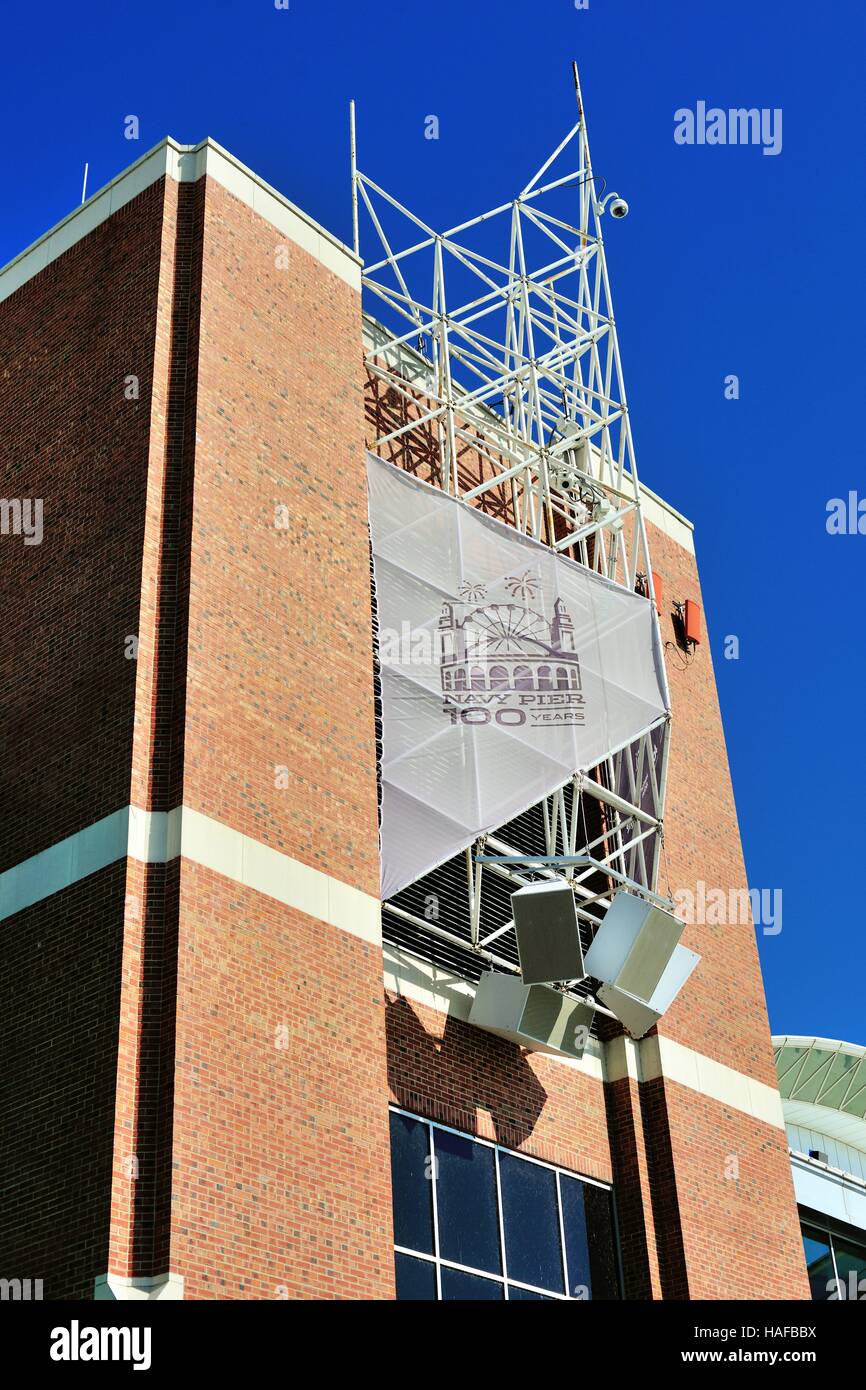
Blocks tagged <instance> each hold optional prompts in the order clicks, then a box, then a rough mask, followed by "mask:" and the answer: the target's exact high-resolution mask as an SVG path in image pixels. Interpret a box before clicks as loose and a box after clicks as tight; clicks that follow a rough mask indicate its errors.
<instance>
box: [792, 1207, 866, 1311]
mask: <svg viewBox="0 0 866 1390" xmlns="http://www.w3.org/2000/svg"><path fill="white" fill-rule="evenodd" d="M802 1234H803V1253H804V1255H805V1257H806V1271H807V1273H808V1275H809V1287H810V1288H811V1290H812V1298H813V1299H814V1300H815V1301H816V1302H820V1303H825V1302H836V1301H842V1300H846V1301H847V1300H849V1299H852V1298H853V1299H857V1300H858V1301H859V1300H861V1299H863V1298H864V1297H866V1240H864V1241H863V1242H861V1241H859V1240H855V1239H853V1238H852V1237H849V1236H844V1235H839V1234H837V1233H836V1232H835V1231H833V1232H831V1231H827V1230H824V1229H823V1228H822V1227H820V1226H803V1228H802Z"/></svg>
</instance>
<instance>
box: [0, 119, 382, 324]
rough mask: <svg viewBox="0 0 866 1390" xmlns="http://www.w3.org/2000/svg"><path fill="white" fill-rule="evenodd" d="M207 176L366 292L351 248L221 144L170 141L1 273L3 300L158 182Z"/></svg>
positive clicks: (163, 143)
mask: <svg viewBox="0 0 866 1390" xmlns="http://www.w3.org/2000/svg"><path fill="white" fill-rule="evenodd" d="M205 175H207V176H208V177H209V178H212V179H214V180H215V181H216V182H217V183H219V184H222V186H223V188H225V189H227V190H228V192H229V193H231V194H233V195H234V197H235V198H238V199H239V200H240V201H241V202H242V203H245V204H246V205H247V207H249V208H252V210H253V212H255V213H258V215H259V217H263V218H264V219H265V221H266V222H270V224H271V226H272V227H274V228H275V229H276V230H277V231H278V232H279V233H280V234H281V235H282V236H284V237H286V238H288V240H289V241H292V242H294V243H295V244H296V245H297V246H300V247H301V248H302V249H303V250H304V251H307V252H309V254H310V255H311V256H314V257H315V259H316V260H317V261H320V262H321V264H322V265H324V266H325V267H326V268H327V269H328V270H331V271H333V273H334V274H335V275H339V276H340V278H341V279H342V280H345V281H346V282H347V284H349V285H351V286H352V288H353V289H355V290H357V291H358V292H359V293H360V290H361V263H360V261H359V259H358V257H357V256H356V255H355V253H354V252H353V251H350V250H349V247H348V246H344V245H343V243H342V242H341V241H338V239H337V238H336V237H335V236H332V235H331V233H330V232H329V231H327V230H326V229H325V228H324V227H320V226H319V224H318V223H317V222H315V221H313V219H312V218H311V217H308V216H307V214H306V213H305V212H302V211H301V209H300V208H298V207H295V205H294V203H291V202H289V200H288V198H285V197H283V195H282V193H280V192H278V191H277V189H275V188H272V187H271V185H270V184H268V183H265V181H264V179H260V178H259V176H258V174H254V173H253V171H252V169H248V168H247V167H246V165H245V164H241V162H240V160H238V159H235V157H234V155H233V154H229V152H228V150H224V149H223V148H222V146H221V145H218V144H217V142H216V141H215V140H201V141H199V143H198V144H197V145H179V144H178V143H177V141H176V140H172V139H171V137H170V136H169V137H167V138H166V139H165V140H162V141H160V143H159V144H158V145H156V146H154V148H153V149H152V150H149V151H148V153H147V154H145V155H142V157H141V159H139V160H136V162H135V164H131V165H130V166H129V168H128V169H125V170H124V171H123V173H121V174H118V176H117V178H115V179H112V180H111V182H110V183H107V184H106V185H105V187H104V188H101V189H100V190H99V191H98V192H97V193H94V194H93V195H92V197H90V198H88V200H87V202H86V203H83V204H82V205H81V207H78V208H75V210H74V211H73V212H71V213H69V215H68V216H67V217H64V218H63V220H62V222H58V223H57V225H56V226H55V227H52V228H51V230H50V231H48V232H46V233H45V234H44V235H43V236H41V237H40V238H39V239H38V241H34V242H33V244H32V246H28V247H27V249H26V250H24V251H22V252H21V253H20V255H18V256H16V257H15V258H14V259H13V260H11V261H9V263H8V264H7V265H6V266H4V267H3V269H2V270H0V301H2V300H3V299H6V298H7V297H8V296H9V295H10V294H12V293H13V292H14V291H15V290H17V289H20V287H21V286H22V285H24V284H26V282H27V281H28V280H30V279H31V278H32V277H33V276H34V275H37V274H38V273H39V271H40V270H44V269H45V267H46V266H47V265H50V264H51V262H52V261H54V260H56V259H57V257H58V256H62V255H63V253H64V251H68V250H69V248H70V247H71V246H74V245H75V243H76V242H78V241H81V239H82V237H85V236H87V234H88V233H89V232H92V231H93V230H94V228H96V227H98V226H100V225H101V223H103V222H106V221H107V220H108V218H109V217H111V216H112V214H113V213H115V212H117V211H118V209H119V208H122V207H124V206H125V205H126V204H127V203H129V202H131V201H132V199H133V198H137V197H138V195H139V193H143V192H144V190H145V189H146V188H149V187H150V185H151V184H153V183H156V182H157V180H158V179H161V178H163V176H165V177H166V178H170V179H174V180H175V182H176V183H195V182H196V181H197V180H198V179H200V178H203V177H204V176H205Z"/></svg>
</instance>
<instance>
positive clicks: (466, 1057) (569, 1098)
mask: <svg viewBox="0 0 866 1390" xmlns="http://www.w3.org/2000/svg"><path fill="white" fill-rule="evenodd" d="M385 1001H386V1011H387V1027H388V1085H389V1093H390V1096H391V1099H392V1100H393V1101H394V1102H395V1103H396V1104H397V1105H400V1106H402V1107H403V1109H405V1110H411V1111H413V1112H414V1113H415V1114H418V1115H424V1116H426V1117H427V1118H428V1119H431V1120H439V1121H440V1122H441V1123H442V1124H447V1125H451V1126H452V1127H453V1128H454V1129H461V1130H464V1131H465V1132H466V1133H469V1134H477V1135H478V1136H479V1138H482V1139H493V1140H496V1142H497V1143H499V1144H503V1145H504V1146H505V1147H506V1148H509V1149H516V1150H518V1151H520V1152H523V1153H527V1154H532V1155H533V1156H534V1157H535V1158H543V1159H546V1160H547V1161H548V1162H550V1163H556V1164H559V1165H560V1166H561V1167H563V1168H569V1169H571V1170H572V1171H573V1172H575V1173H582V1174H584V1175H585V1176H586V1177H590V1178H598V1179H600V1180H601V1181H602V1182H610V1180H611V1159H610V1148H609V1145H608V1137H607V1124H606V1121H605V1106H604V1095H603V1087H602V1084H601V1082H600V1081H596V1080H595V1079H594V1078H593V1077H591V1076H587V1075H586V1074H585V1073H583V1072H580V1071H578V1070H577V1069H576V1068H574V1067H570V1066H568V1065H566V1064H565V1063H563V1062H559V1061H557V1060H556V1059H555V1058H550V1057H545V1056H544V1055H543V1054H542V1053H539V1052H534V1053H532V1052H524V1051H522V1049H521V1048H519V1047H515V1045H514V1044H513V1043H509V1042H505V1041H504V1040H502V1039H500V1038H495V1037H493V1036H492V1035H491V1034H490V1033H483V1032H482V1031H481V1030H480V1029H479V1028H473V1027H471V1025H470V1024H468V1023H464V1022H462V1021H461V1020H460V1019H457V1018H453V1017H450V1016H448V1015H446V1014H443V1013H440V1012H438V1011H437V1010H436V1009H431V1008H427V1007H426V1006H425V1005H424V1004H420V1003H417V1002H416V1001H415V1000H412V999H407V998H404V997H396V996H394V995H392V994H389V993H386V995H385Z"/></svg>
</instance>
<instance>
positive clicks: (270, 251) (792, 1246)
mask: <svg viewBox="0 0 866 1390" xmlns="http://www.w3.org/2000/svg"><path fill="white" fill-rule="evenodd" d="M360 290H361V269H360V263H359V260H358V258H357V257H356V256H355V255H354V254H353V253H352V252H351V251H349V250H348V249H347V248H346V247H344V246H343V245H341V244H340V243H339V242H337V241H336V240H335V239H334V238H333V237H332V236H331V235H330V234H329V233H327V232H326V231H324V230H323V229H322V228H321V227H318V226H317V225H315V224H314V223H313V222H312V221H311V220H310V219H309V218H308V217H306V216H305V215H304V214H303V213H302V212H300V211H299V210H298V209H297V208H295V207H294V206H292V205H291V204H290V203H289V202H287V200H286V199H285V198H284V197H282V195H280V194H279V193H277V192H276V191H275V190H273V189H272V188H270V187H268V186H267V185H265V184H264V183H263V182H262V181H261V180H260V179H258V178H257V177H256V176H255V175H254V174H252V173H251V172H250V171H249V170H247V169H245V168H244V167H242V166H241V165H240V164H239V163H238V162H237V161H236V160H234V159H233V157H232V156H230V155H229V154H227V153H226V152H225V151H224V150H222V149H221V148H220V147H219V146H217V145H216V144H214V143H213V142H211V141H205V142H203V143H202V144H200V145H196V146H179V145H177V144H175V143H174V142H173V141H171V140H167V141H165V142H163V143H162V144H161V145H159V146H158V147H157V148H156V149H155V150H153V151H152V152H151V153H150V154H148V155H146V156H145V157H144V158H143V159H141V160H140V161H139V162H138V163H136V164H135V165H133V166H132V167H131V168H130V169H128V170H127V171H126V172H125V173H123V174H122V175H121V176H120V177H119V178H117V179H115V180H114V182H113V183H111V184H110V185H108V187H106V188H105V189H103V190H102V191H101V192H100V193H99V194H97V195H95V196H94V197H93V198H91V199H90V201H89V202H88V203H87V204H86V205H84V206H83V207H82V208H81V209H79V210H77V211H76V212H75V213H73V214H72V215H71V216H70V217H68V218H67V219H66V220H65V221H64V222H62V223H61V224H60V225H59V226H58V227H56V228H55V229H54V230H53V231H51V232H49V233H48V234H47V235H46V236H45V237H43V238H42V239H41V240H40V241H38V242H37V243H36V244H35V245H34V246H32V247H31V248H29V250H27V251H25V252H24V253H23V254H22V255H21V256H19V257H18V258H17V259H16V260H15V261H13V262H12V263H11V264H10V265H9V266H7V267H6V268H5V269H4V270H3V271H2V272H0V296H2V304H0V341H2V350H0V362H2V366H3V374H2V399H0V409H2V417H3V431H2V441H0V460H2V493H3V499H4V500H3V507H4V533H3V535H2V537H0V553H2V558H3V561H4V563H3V566H2V576H3V578H2V583H3V599H4V602H3V612H4V623H3V653H2V656H3V670H4V681H3V699H2V716H3V718H2V725H3V728H4V730H5V731H6V738H5V740H4V756H3V759H2V764H0V783H2V787H0V791H2V802H3V805H4V808H5V810H6V814H5V815H4V818H3V825H2V832H0V834H2V842H0V855H2V862H0V916H2V919H3V921H2V925H3V931H2V946H0V962H2V973H0V979H2V986H0V987H2V999H3V1010H4V1018H5V1027H4V1053H5V1055H4V1062H3V1075H4V1081H5V1086H4V1090H5V1104H4V1109H5V1114H4V1118H3V1126H2V1139H0V1143H2V1145H3V1149H4V1153H3V1159H4V1162H3V1168H4V1172H5V1173H6V1174H7V1175H8V1176H7V1181H6V1184H5V1190H4V1199H3V1208H4V1209H3V1213H2V1221H0V1276H2V1277H4V1278H9V1279H12V1278H20V1279H28V1278H30V1279H40V1278H41V1279H42V1280H43V1282H44V1296H45V1297H46V1298H51V1299H91V1298H94V1297H97V1298H178V1299H179V1298H185V1299H280V1298H290V1299H295V1298H360V1299H380V1298H384V1299H387V1298H393V1297H394V1293H395V1267H394V1249H393V1247H394V1232H393V1225H392V1195H391V1177H390V1171H391V1170H390V1164H389V1104H390V1105H391V1106H392V1107H397V1108H399V1110H401V1111H403V1112H405V1113H407V1114H409V1115H410V1116H416V1117H419V1119H420V1120H422V1121H427V1122H435V1123H436V1124H437V1125H440V1126H443V1127H445V1129H443V1132H449V1133H450V1132H452V1131H457V1132H459V1134H461V1135H463V1136H469V1137H470V1138H477V1139H479V1140H485V1141H489V1142H492V1143H495V1144H496V1145H498V1146H500V1148H501V1149H502V1150H503V1151H506V1150H507V1151H509V1152H510V1153H512V1154H514V1155H523V1156H526V1157H528V1158H534V1159H537V1160H539V1161H540V1162H541V1164H542V1165H551V1166H553V1167H555V1168H557V1169H559V1170H560V1172H561V1173H571V1174H576V1175H579V1176H580V1177H581V1178H586V1179H588V1180H590V1181H591V1182H593V1183H595V1184H596V1186H597V1187H602V1188H605V1187H612V1190H613V1196H614V1201H615V1208H616V1225H617V1233H618V1234H617V1248H618V1257H617V1263H618V1274H617V1277H616V1283H617V1286H618V1290H619V1293H620V1294H621V1295H622V1296H625V1297H627V1298H688V1297H691V1298H719V1297H747V1298H756V1299H772V1298H785V1297H794V1298H805V1297H807V1296H808V1285H807V1281H806V1275H805V1269H804V1264H803V1258H802V1251H801V1247H800V1241H799V1230H798V1224H797V1212H796V1206H795V1202H794V1195H793V1189H792V1184H791V1177H790V1169H789V1164H788V1158H787V1149H786V1142H785V1132H784V1127H783V1122H782V1115H781V1105H780V1103H779V1098H778V1091H777V1086H776V1079H775V1072H774V1065H773V1053H772V1048H771V1044H770V1031H769V1026H768V1022H767V1016H766V1007H765V1003H764V996H763V989H762V984H761V978H760V971H759V965H758V959H757V952H756V949H755V944H754V937H753V931H752V928H751V926H750V925H749V924H747V923H744V924H741V925H727V926H724V927H720V926H713V925H690V926H689V927H687V929H686V935H685V938H684V940H685V941H686V943H687V944H688V945H689V946H691V947H693V948H694V949H695V950H697V951H699V952H700V953H701V956H702V965H701V969H700V971H699V972H697V973H696V974H695V976H694V978H693V979H692V981H691V982H690V984H689V986H688V988H687V989H686V990H685V991H684V992H683V994H682V995H681V996H680V998H679V999H678V1000H677V1001H676V1003H675V1005H674V1006H673V1008H672V1009H671V1010H670V1012H669V1013H668V1014H667V1015H666V1016H665V1018H664V1019H663V1021H662V1023H661V1024H660V1025H659V1028H658V1030H657V1032H654V1033H653V1034H652V1035H650V1036H649V1037H647V1038H645V1039H644V1040H642V1041H640V1042H633V1041H632V1040H631V1039H630V1038H628V1037H627V1036H625V1035H624V1034H623V1033H622V1031H621V1030H619V1029H616V1028H608V1029H607V1032H606V1033H605V1032H604V1030H602V1032H603V1036H601V1037H599V1038H598V1039H594V1040H593V1041H592V1044H591V1046H590V1047H589V1048H588V1049H587V1052H586V1054H585V1055H584V1058H583V1060H582V1061H581V1062H579V1063H575V1062H572V1061H569V1060H564V1059H560V1058H556V1057H551V1056H543V1055H541V1054H539V1053H536V1052H531V1051H529V1052H527V1051H524V1050H522V1049H520V1048H518V1047H516V1046H515V1045H514V1044H512V1043H508V1042H505V1041H502V1040H500V1039H497V1038H494V1037H491V1036H490V1035H489V1034H487V1033H482V1032H480V1031H479V1030H478V1029H476V1028H473V1027H472V1026H471V1025H470V1024H469V1023H468V1022H467V1018H468V1012H469V1005H470V1002H471V998H472V994H473V990H474V979H473V977H472V972H471V971H467V972H464V973H462V974H461V971H460V970H459V969H457V968H455V966H454V963H453V961H451V960H450V958H449V959H448V960H444V959H443V957H441V956H440V955H437V954H436V952H435V951H432V950H431V951H425V950H424V949H423V948H421V949H414V950H413V949H412V942H411V941H408V939H407V938H406V937H405V936H401V935H400V932H399V931H398V930H391V931H389V930H388V929H387V914H385V918H386V931H385V936H386V938H387V939H386V942H385V946H384V956H383V927H382V921H383V914H382V911H381V905H380V902H379V840H378V820H377V775H376V769H377V760H376V723H375V707H374V692H375V682H374V666H373V642H372V635H371V600H370V582H369V564H370V556H369V536H368V526H367V499H366V490H365V477H364V467H363V462H364V448H365V443H367V444H368V445H371V444H373V443H374V442H375V439H376V438H377V437H378V436H379V435H381V433H382V428H381V416H382V414H383V412H384V413H386V414H387V413H388V412H389V411H391V410H392V409H393V408H394V400H393V398H392V397H389V395H388V393H387V392H383V391H381V389H380V386H381V383H380V382H379V381H377V379H376V377H375V375H372V376H370V377H369V378H366V377H365V372H364V353H365V341H366V347H367V351H368V356H369V352H370V344H371V341H373V342H374V343H375V341H378V339H377V337H376V335H377V334H379V333H381V331H382V330H381V329H380V328H379V327H378V326H377V325H375V324H373V323H372V322H370V321H367V322H366V325H365V321H364V319H363V316H362V310H361V293H360ZM365 387H366V415H365ZM394 461H395V462H396V463H398V464H400V465H401V466H403V467H407V468H410V469H411V471H413V472H416V473H418V472H419V466H418V460H417V458H416V457H414V456H412V455H410V454H409V453H408V452H403V453H400V452H397V453H395V454H394ZM420 471H421V473H422V476H423V469H422V470H420ZM16 500H17V501H18V502H20V503H22V506H21V508H20V509H19V511H16V508H15V506H13V503H14V502H15V501H16ZM36 500H38V501H39V503H40V504H41V513H40V515H41V518H42V519H41V538H40V543H38V544H37V543H35V541H36V535H35V534H31V535H29V536H28V535H27V534H26V533H25V527H24V525H23V521H22V524H21V525H16V524H15V523H16V518H17V517H18V516H19V515H20V516H21V517H22V518H23V517H24V516H25V515H28V514H29V515H30V516H31V517H32V515H33V514H34V513H33V511H32V508H31V510H30V512H29V513H28V512H27V510H26V509H25V508H24V507H23V503H24V502H25V501H26V502H28V503H34V502H35V501H36ZM644 516H645V519H646V524H647V529H648V531H649V534H650V541H651V545H652V553H653V557H654V558H653V564H654V570H655V572H656V573H657V574H658V575H660V576H661V578H662V580H663V583H664V592H665V594H666V595H670V596H671V597H673V598H677V599H679V598H682V599H685V598H692V599H699V598H700V591H699V582H698V574H697V567H696V561H695V554H694V545H693V537H692V529H691V526H690V524H689V523H688V522H686V521H685V520H684V519H683V518H682V517H681V516H680V515H679V514H678V513H676V512H675V511H674V510H673V509H672V508H671V507H670V506H668V505H667V504H666V503H664V502H662V501H661V500H660V499H658V498H656V497H654V496H653V495H652V494H650V493H649V492H647V491H646V490H644ZM504 519H508V518H507V517H506V518H504ZM662 634H663V637H664V638H665V639H669V640H670V642H671V643H672V644H674V645H673V646H672V647H671V656H672V659H671V660H670V662H669V670H668V674H669V680H670V686H671V697H672V705H673V715H674V721H675V722H674V728H675V733H674V735H673V737H672V739H671V753H670V766H669V775H668V789H667V804H668V811H667V819H666V825H665V844H666V850H667V856H668V875H669V877H670V879H671V881H672V882H673V884H674V886H679V885H689V884H693V883H694V882H696V881H697V880H698V879H700V880H703V881H704V882H706V883H714V884H721V885H744V884H745V877H744V869H743V863H742V855H741V849H740V842H739V834H738V829H737V820H736V813H735V809H734V803H733V797H732V792H731V786H730V778H729V773H728V766H727V759H726V754H725V746H724V736H723V730H722V723H721V717H720V712H719V707H718V701H717V696H716V690H715V683H714V678H713V673H712V664H711V660H710V654H709V646H708V644H706V645H703V646H702V647H701V648H700V650H699V651H698V653H697V654H696V656H695V659H694V660H693V661H691V662H690V663H689V664H688V665H687V666H686V665H684V663H682V661H680V660H679V659H678V657H677V655H676V653H677V652H678V650H679V648H678V647H677V646H676V641H677V632H676V621H675V616H674V615H672V613H671V612H670V610H668V611H667V612H663V613H662ZM710 787H711V788H712V798H711V800H710V798H708V797H707V796H706V795H705V792H706V789H707V788H710ZM392 925H393V922H392ZM475 978H477V974H476V976H475ZM557 1181H558V1182H562V1181H563V1179H562V1177H560V1178H558V1179H557ZM501 1285H502V1279H500V1286H501ZM500 1286H498V1287H500ZM516 1287H518V1286H517V1285H515V1288H516ZM612 1287H613V1284H611V1285H610V1288H612ZM511 1296H517V1295H511ZM608 1296H613V1295H612V1294H610V1293H609V1295H608Z"/></svg>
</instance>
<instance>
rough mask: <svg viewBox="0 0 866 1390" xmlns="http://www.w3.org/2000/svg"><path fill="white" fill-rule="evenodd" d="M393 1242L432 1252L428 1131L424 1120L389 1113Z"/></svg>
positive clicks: (425, 1252) (431, 1191) (428, 1252)
mask: <svg viewBox="0 0 866 1390" xmlns="http://www.w3.org/2000/svg"><path fill="white" fill-rule="evenodd" d="M391 1166H392V1170H393V1179H392V1193H393V1204H394V1244H395V1245H402V1246H404V1247H405V1248H406V1249H407V1250H420V1251H422V1253H423V1254H425V1255H432V1254H433V1184H432V1182H431V1181H430V1177H431V1159H430V1130H429V1127H428V1126H427V1125H425V1124H424V1122H423V1120H412V1119H410V1118H409V1116H408V1115H398V1114H395V1112H394V1111H393V1110H392V1112H391Z"/></svg>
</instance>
